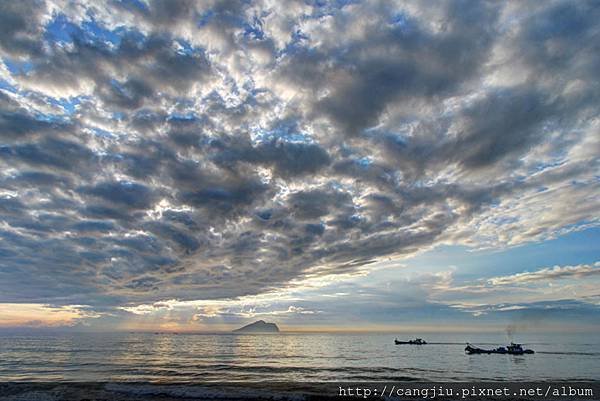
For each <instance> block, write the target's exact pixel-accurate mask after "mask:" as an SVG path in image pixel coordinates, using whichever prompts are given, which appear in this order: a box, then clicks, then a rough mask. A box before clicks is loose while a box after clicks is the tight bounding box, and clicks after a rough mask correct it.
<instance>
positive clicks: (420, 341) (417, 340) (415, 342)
mask: <svg viewBox="0 0 600 401" xmlns="http://www.w3.org/2000/svg"><path fill="white" fill-rule="evenodd" d="M394 343H395V344H396V345H401V344H411V345H424V344H427V341H425V340H423V339H422V338H415V339H414V340H408V341H399V340H398V339H397V338H396V339H395V340H394Z"/></svg>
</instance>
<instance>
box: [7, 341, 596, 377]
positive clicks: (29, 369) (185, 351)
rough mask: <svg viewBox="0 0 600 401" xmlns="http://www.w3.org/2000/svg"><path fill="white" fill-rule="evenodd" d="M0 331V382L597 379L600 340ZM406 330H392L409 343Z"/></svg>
mask: <svg viewBox="0 0 600 401" xmlns="http://www.w3.org/2000/svg"><path fill="white" fill-rule="evenodd" d="M394 337H395V336H394V335H393V334H389V333H388V334H305V333H303V334H298V333H281V334H275V335H233V334H231V335H229V334H217V335H208V334H179V335H174V334H148V333H143V334H137V333H136V334H129V333H115V334H51V335H27V336H25V335H14V334H6V333H5V334H1V333H0V382H6V381H113V380H116V381H136V382H140V381H148V382H162V383H188V382H202V381H261V380H264V381H269V380H271V381H272V380H277V381H285V380H292V381H343V380H348V381H352V380H356V381H369V380H386V381H399V380H435V381H467V380H530V381H542V380H573V381H575V380H599V379H600V336H594V335H583V334H574V335H565V334H561V335H553V334H531V333H527V334H523V335H519V336H516V337H515V340H518V341H520V342H522V343H524V345H526V347H527V348H532V349H534V350H535V351H536V353H535V354H534V355H524V356H510V355H465V353H464V347H465V342H466V341H470V342H472V343H473V344H476V345H480V346H482V347H492V346H498V345H504V344H506V342H507V341H508V340H507V338H506V336H505V335H500V334H498V335H489V334H456V333H452V334H440V333H436V334H428V335H425V334H423V335H422V337H423V338H424V339H426V340H427V341H429V342H430V344H428V345H424V346H412V345H394ZM411 337H413V336H411V335H398V338H401V339H409V338H411Z"/></svg>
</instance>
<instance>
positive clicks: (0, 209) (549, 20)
mask: <svg viewBox="0 0 600 401" xmlns="http://www.w3.org/2000/svg"><path fill="white" fill-rule="evenodd" d="M598 21H600V4H599V3H598V2H595V1H577V2H575V1H566V2H560V1H558V2H557V1H545V2H536V1H529V2H508V3H507V2H485V1H478V2H473V1H443V2H437V1H436V2H427V1H419V2H416V1H408V2H402V1H397V2H395V1H372V2H362V1H356V2H354V1H343V0H337V1H331V2H329V1H309V0H306V1H285V2H284V1H279V0H278V1H270V0H264V1H202V2H200V1H199V2H191V1H177V2H174V1H166V0H157V1H152V0H148V1H143V0H121V1H119V0H111V1H108V0H107V1H105V2H102V1H89V2H86V1H68V0H64V1H60V0H56V1H42V0H39V1H36V0H20V1H4V2H0V26H2V29H1V30H0V56H1V61H2V62H1V63H0V327H4V328H6V327H30V328H38V329H43V328H47V327H55V328H56V327H58V328H69V329H77V330H82V329H89V330H100V329H110V330H114V329H123V330H221V329H228V328H231V327H234V326H237V325H240V324H243V323H247V322H250V321H252V320H256V319H259V318H261V319H265V320H268V321H274V322H277V323H279V324H280V325H281V326H282V327H284V328H288V329H336V328H337V329H386V328H387V329H393V328H396V327H403V328H407V327H408V328H410V327H412V328H415V330H418V329H420V328H423V327H425V328H426V327H430V328H431V327H440V326H445V327H447V328H448V329H451V328H456V327H458V326H460V327H462V328H465V327H473V328H475V329H483V328H486V329H490V330H495V329H496V328H497V327H504V326H506V325H513V326H514V327H516V326H518V325H535V324H538V323H536V322H539V323H540V324H545V325H548V326H552V325H553V327H558V328H563V329H564V328H568V329H574V328H583V329H585V328H586V327H588V328H589V327H592V326H594V325H596V326H595V328H596V329H597V327H598V325H600V290H599V288H600V115H599V111H598V110H600V80H599V78H600V73H599V71H600V24H599V23H598Z"/></svg>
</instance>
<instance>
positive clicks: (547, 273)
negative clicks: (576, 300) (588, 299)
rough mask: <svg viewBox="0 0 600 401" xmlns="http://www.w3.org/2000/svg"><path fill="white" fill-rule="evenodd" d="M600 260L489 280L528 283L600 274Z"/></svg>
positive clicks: (497, 282)
mask: <svg viewBox="0 0 600 401" xmlns="http://www.w3.org/2000/svg"><path fill="white" fill-rule="evenodd" d="M599 267H600V262H596V263H594V264H592V265H577V266H554V267H548V268H545V269H540V270H537V271H535V272H526V273H518V274H513V275H510V276H500V277H492V278H490V279H489V280H488V282H489V283H490V284H492V285H511V284H527V283H530V282H535V281H541V280H558V279H569V278H577V279H579V278H582V277H587V276H592V275H596V274H600V269H599Z"/></svg>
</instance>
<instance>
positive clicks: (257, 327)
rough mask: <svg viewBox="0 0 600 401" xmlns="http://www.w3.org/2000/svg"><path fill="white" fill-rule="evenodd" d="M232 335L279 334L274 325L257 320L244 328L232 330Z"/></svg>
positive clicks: (277, 328)
mask: <svg viewBox="0 0 600 401" xmlns="http://www.w3.org/2000/svg"><path fill="white" fill-rule="evenodd" d="M233 332H234V333H279V327H277V325H276V324H275V323H267V322H265V321H264V320H257V321H256V322H254V323H250V324H248V325H246V326H244V327H240V328H239V329H236V330H233Z"/></svg>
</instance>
